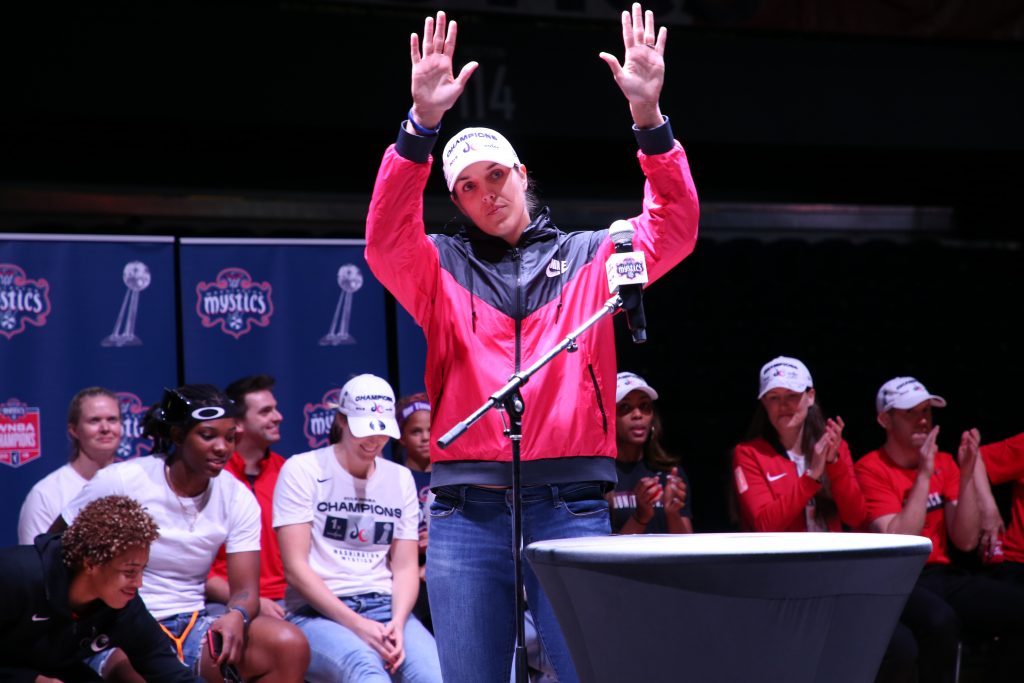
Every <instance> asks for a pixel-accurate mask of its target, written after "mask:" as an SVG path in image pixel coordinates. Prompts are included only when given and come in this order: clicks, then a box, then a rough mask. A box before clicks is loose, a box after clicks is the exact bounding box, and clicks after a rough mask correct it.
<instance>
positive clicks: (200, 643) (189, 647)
mask: <svg viewBox="0 0 1024 683" xmlns="http://www.w3.org/2000/svg"><path fill="white" fill-rule="evenodd" d="M217 619H218V617H211V616H210V615H208V614H207V613H206V611H205V610H201V611H200V612H199V617H198V618H197V619H196V623H195V624H193V626H192V630H191V631H189V632H188V635H187V636H186V637H185V640H184V642H182V644H181V651H182V655H183V656H184V658H185V659H184V662H185V666H187V667H188V668H189V669H190V670H191V671H192V672H193V673H196V674H198V673H199V663H200V661H201V659H202V656H203V648H204V647H208V645H207V642H206V632H207V631H209V630H210V625H211V624H213V622H215V621H217ZM191 620H192V613H191V612H184V613H182V614H175V615H173V616H170V617H167V618H165V619H161V620H160V622H159V623H160V624H161V625H162V626H163V627H164V628H166V629H167V630H168V631H170V632H171V633H173V634H174V635H175V637H180V636H181V634H182V632H183V631H184V630H185V628H186V627H187V626H188V622H189V621H191ZM167 642H168V643H169V644H170V646H171V647H172V648H174V647H175V646H174V643H173V641H171V640H170V639H168V641H167ZM175 654H177V650H175Z"/></svg>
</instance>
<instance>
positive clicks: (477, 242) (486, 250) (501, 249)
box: [462, 206, 558, 260]
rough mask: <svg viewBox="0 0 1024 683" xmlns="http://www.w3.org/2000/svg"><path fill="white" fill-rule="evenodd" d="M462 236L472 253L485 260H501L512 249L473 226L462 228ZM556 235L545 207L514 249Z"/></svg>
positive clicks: (505, 243) (497, 238) (525, 230)
mask: <svg viewBox="0 0 1024 683" xmlns="http://www.w3.org/2000/svg"><path fill="white" fill-rule="evenodd" d="M462 234H463V235H464V236H465V238H466V239H467V240H468V241H469V243H470V245H472V247H473V251H474V252H476V253H477V255H479V256H480V257H481V258H484V259H487V260H494V259H497V258H501V257H502V256H504V255H505V254H506V253H507V252H508V251H509V250H510V249H512V248H513V247H512V246H510V245H509V243H508V242H506V241H505V240H503V239H501V238H500V237H494V236H492V235H488V234H487V233H485V232H484V231H483V230H481V229H480V228H478V227H476V226H475V225H470V226H468V227H466V226H464V227H463V233H462ZM557 234H558V228H556V227H555V224H554V223H553V222H552V221H551V211H550V209H548V207H546V206H545V207H544V208H543V209H541V210H540V212H539V213H538V214H537V216H536V218H534V219H533V220H532V221H530V224H529V225H527V226H526V228H525V229H524V230H523V234H522V235H520V236H519V241H518V242H517V243H516V244H515V247H516V248H519V249H522V248H525V247H526V246H528V245H530V244H533V243H535V242H543V241H545V240H550V239H553V238H555V236H556V235H557Z"/></svg>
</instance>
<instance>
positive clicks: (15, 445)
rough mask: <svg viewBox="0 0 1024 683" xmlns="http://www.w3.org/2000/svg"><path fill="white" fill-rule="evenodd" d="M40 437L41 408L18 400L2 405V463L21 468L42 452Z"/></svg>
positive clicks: (0, 410) (11, 399)
mask: <svg viewBox="0 0 1024 683" xmlns="http://www.w3.org/2000/svg"><path fill="white" fill-rule="evenodd" d="M40 441H41V439H40V435H39V408H33V407H30V406H28V405H26V404H25V403H22V402H21V401H19V400H18V399H16V398H10V399H7V401H6V402H5V403H0V463H3V464H4V465H7V466H8V467H21V466H22V465H24V464H25V463H27V462H32V461H33V460H35V459H36V458H38V457H39V454H40V453H41V452H42V447H41V446H40Z"/></svg>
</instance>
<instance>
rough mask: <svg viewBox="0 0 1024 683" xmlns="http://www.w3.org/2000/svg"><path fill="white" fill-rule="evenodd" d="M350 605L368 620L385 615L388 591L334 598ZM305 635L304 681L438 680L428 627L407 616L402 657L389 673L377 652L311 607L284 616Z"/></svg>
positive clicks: (388, 682) (386, 618)
mask: <svg viewBox="0 0 1024 683" xmlns="http://www.w3.org/2000/svg"><path fill="white" fill-rule="evenodd" d="M339 599H340V600H341V601H342V602H344V603H345V604H346V605H347V606H348V607H349V608H350V609H352V610H353V611H354V612H356V613H357V614H359V615H360V616H363V617H366V618H367V619H373V620H374V621H377V622H380V623H382V624H386V623H387V622H388V621H390V620H391V596H390V595H382V594H380V593H368V594H366V595H356V596H352V597H346V598H339ZM288 621H290V622H292V623H293V624H295V625H296V626H298V627H299V629H300V630H301V631H302V632H303V633H305V634H306V639H307V640H308V641H309V650H310V655H311V657H310V660H309V669H307V671H306V680H307V681H309V682H310V683H347V682H348V681H359V682H360V683H364V682H366V683H377V682H380V683H441V667H440V664H439V663H438V660H437V647H436V646H435V645H434V638H433V636H431V635H430V632H429V631H428V630H427V629H426V628H425V627H424V626H423V624H421V623H420V622H419V620H418V619H417V618H416V617H414V616H413V615H411V614H410V615H409V619H408V620H407V621H406V622H405V631H404V640H403V643H404V646H405V661H404V662H402V665H401V666H400V667H398V671H397V672H395V673H394V674H389V673H388V672H387V670H386V669H385V668H384V661H383V660H382V659H381V656H380V655H379V654H377V651H376V650H374V649H373V648H372V647H370V646H369V645H367V644H366V643H365V642H363V640H362V639H361V638H360V637H359V636H357V635H356V634H355V632H353V631H350V630H349V629H348V628H346V627H344V626H342V625H341V624H339V623H338V622H336V621H333V620H331V619H327V618H326V617H322V616H320V615H319V613H317V612H316V611H314V610H313V609H312V608H306V609H302V610H299V611H298V612H295V613H293V614H289V615H288Z"/></svg>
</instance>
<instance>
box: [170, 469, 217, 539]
mask: <svg viewBox="0 0 1024 683" xmlns="http://www.w3.org/2000/svg"><path fill="white" fill-rule="evenodd" d="M164 479H165V480H166V481H167V488H169V489H170V490H171V493H173V494H174V497H175V498H176V499H177V500H178V507H180V508H181V514H182V516H183V517H184V518H185V521H186V522H187V523H188V530H189V531H190V532H193V531H195V530H196V522H198V521H199V513H201V512H202V511H203V508H205V507H206V498H207V497H208V496H209V493H210V483H209V482H207V484H206V490H204V491H203V492H202V493H201V494H199V496H196V498H192V499H191V500H192V510H191V511H189V508H188V506H187V505H185V501H183V500H182V499H181V496H179V495H178V492H177V491H175V490H174V485H173V484H172V483H171V466H170V465H166V464H165V465H164Z"/></svg>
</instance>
